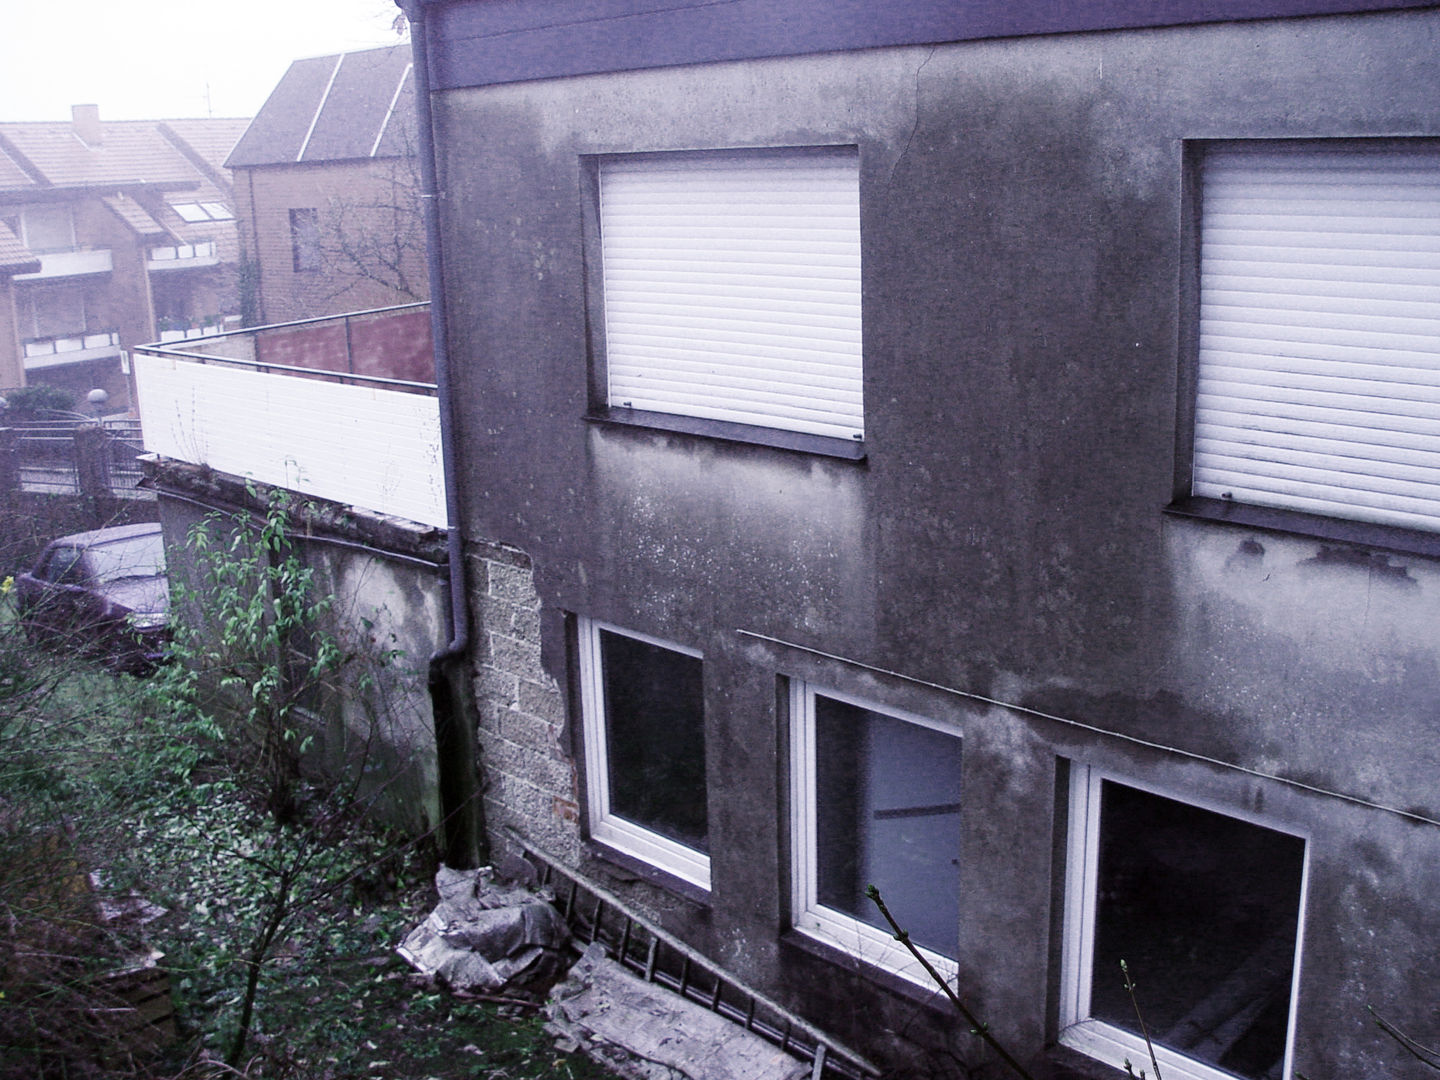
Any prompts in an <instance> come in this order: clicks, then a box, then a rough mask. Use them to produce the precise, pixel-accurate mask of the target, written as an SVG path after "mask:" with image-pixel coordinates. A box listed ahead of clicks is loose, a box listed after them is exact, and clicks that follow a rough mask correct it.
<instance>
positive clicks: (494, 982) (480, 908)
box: [396, 866, 570, 993]
mask: <svg viewBox="0 0 1440 1080" xmlns="http://www.w3.org/2000/svg"><path fill="white" fill-rule="evenodd" d="M435 888H436V891H437V892H439V894H440V903H439V904H437V905H436V907H435V910H434V911H432V912H431V913H430V914H429V916H428V917H427V918H426V919H425V921H424V922H423V923H421V924H420V925H419V926H417V927H416V928H415V929H414V930H412V931H410V933H409V934H408V935H407V936H406V938H405V940H404V941H403V942H401V943H400V945H399V947H398V948H397V949H396V951H397V952H398V953H399V954H400V955H401V956H402V957H403V958H404V959H405V961H406V962H407V963H409V964H410V965H411V966H412V967H414V968H415V969H416V970H417V971H419V972H421V973H422V974H424V975H428V976H431V977H434V978H437V979H439V980H441V981H442V982H444V983H445V985H447V986H449V987H450V988H451V989H452V990H459V991H472V992H473V991H483V992H487V993H493V992H495V991H497V990H501V989H510V990H524V989H526V988H529V987H537V986H538V987H545V986H548V985H549V984H550V983H552V982H554V980H555V979H557V978H558V977H559V976H560V975H561V973H562V972H564V970H565V967H566V964H567V957H566V955H565V953H564V951H563V950H564V948H565V944H566V942H567V941H568V940H569V937H570V932H569V930H568V928H567V927H566V926H565V920H564V919H563V918H561V916H560V913H559V912H558V911H556V910H555V908H554V907H552V906H551V905H550V904H549V903H547V902H546V900H545V899H544V898H542V897H540V896H537V895H536V894H535V893H533V892H530V891H529V890H527V889H525V888H523V887H520V886H507V885H502V884H500V883H498V882H496V881H495V873H494V871H493V870H492V869H491V868H490V867H488V866H487V867H482V868H481V869H479V870H451V869H450V868H449V867H445V866H442V867H441V868H440V871H439V873H437V874H436V875H435Z"/></svg>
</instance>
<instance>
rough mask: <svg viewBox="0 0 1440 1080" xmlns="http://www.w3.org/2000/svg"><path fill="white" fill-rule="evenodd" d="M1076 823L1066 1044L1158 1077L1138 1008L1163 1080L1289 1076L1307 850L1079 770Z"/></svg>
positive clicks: (1291, 840)
mask: <svg viewBox="0 0 1440 1080" xmlns="http://www.w3.org/2000/svg"><path fill="white" fill-rule="evenodd" d="M1070 814H1071V820H1070V844H1069V859H1068V863H1067V871H1066V911H1065V940H1064V961H1063V963H1064V969H1063V983H1062V998H1061V1022H1062V1025H1063V1030H1062V1032H1061V1036H1060V1041H1061V1042H1062V1043H1064V1044H1065V1045H1067V1046H1070V1047H1071V1048H1073V1049H1076V1050H1079V1051H1081V1052H1082V1053H1085V1054H1089V1055H1090V1056H1092V1057H1095V1058H1098V1059H1099V1060H1101V1061H1103V1062H1105V1063H1107V1064H1109V1065H1112V1066H1114V1067H1116V1068H1123V1067H1124V1066H1125V1064H1126V1062H1127V1061H1128V1062H1129V1063H1130V1064H1131V1065H1132V1066H1134V1068H1135V1069H1137V1070H1138V1069H1139V1068H1140V1067H1142V1066H1145V1068H1146V1071H1147V1073H1148V1072H1150V1071H1152V1070H1151V1069H1150V1067H1149V1062H1150V1058H1149V1051H1148V1050H1147V1048H1146V1045H1145V1040H1144V1037H1143V1035H1142V1033H1141V1031H1140V1027H1139V1022H1138V1021H1137V1019H1136V1004H1137V1003H1138V1006H1139V1011H1140V1016H1141V1017H1142V1018H1143V1020H1144V1024H1145V1027H1146V1029H1147V1030H1148V1032H1149V1035H1150V1038H1151V1040H1152V1042H1153V1043H1154V1047H1155V1054H1156V1059H1157V1060H1158V1062H1159V1065H1160V1069H1161V1071H1162V1072H1163V1074H1164V1075H1165V1076H1166V1077H1178V1078H1183V1080H1233V1077H1235V1076H1240V1077H1247V1078H1252V1080H1264V1078H1268V1077H1273V1076H1289V1075H1290V1073H1291V1063H1290V1055H1291V1042H1292V1036H1293V1031H1294V1013H1295V985H1296V980H1297V973H1298V971H1299V940H1300V930H1301V923H1302V913H1303V910H1304V895H1305V867H1306V847H1305V841H1304V839H1302V838H1301V837H1299V836H1295V835H1292V834H1290V833H1287V832H1283V831H1281V830H1278V829H1276V828H1273V827H1270V826H1267V825H1263V824H1260V823H1258V822H1255V821H1251V820H1246V819H1242V818H1240V817H1237V816H1233V815H1231V814H1228V813H1221V812H1217V811H1215V810H1210V809H1204V808H1202V807H1199V806H1195V805H1193V804H1191V803H1188V802H1181V801H1179V800H1176V799H1172V798H1167V797H1165V796H1163V795H1159V794H1156V793H1154V792H1151V791H1147V790H1144V789H1142V788H1139V787H1136V786H1134V785H1132V784H1130V783H1122V782H1120V781H1118V780H1114V779H1111V778H1109V777H1106V776H1103V775H1101V774H1100V773H1099V772H1098V771H1096V770H1093V769H1088V768H1084V767H1079V766H1077V767H1076V768H1075V771H1074V774H1073V776H1072V783H1071V798H1070ZM1122 960H1123V961H1124V962H1125V964H1126V967H1127V968H1128V971H1129V979H1130V981H1131V983H1132V984H1133V986H1134V996H1135V1000H1134V1001H1132V1000H1131V995H1130V992H1129V991H1128V990H1127V989H1126V978H1125V974H1124V972H1123V971H1122V969H1121V966H1120V965H1121V961H1122Z"/></svg>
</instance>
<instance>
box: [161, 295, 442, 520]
mask: <svg viewBox="0 0 1440 1080" xmlns="http://www.w3.org/2000/svg"><path fill="white" fill-rule="evenodd" d="M132 359H133V363H134V372H135V383H136V390H137V402H138V405H139V410H140V417H141V420H142V422H143V426H144V432H145V449H146V450H147V451H148V452H150V453H154V454H159V455H161V456H162V457H166V458H171V459H174V460H177V461H185V462H190V463H191V464H194V465H206V466H209V467H210V468H212V469H215V470H217V471H219V472H226V473H231V474H234V475H236V476H243V477H250V478H253V479H254V480H257V481H259V482H261V483H265V484H273V485H276V486H279V487H285V488H289V489H291V490H294V491H298V492H301V493H302V494H306V495H312V496H315V497H316V498H322V499H329V500H332V501H334V502H338V503H343V504H346V505H351V506H359V507H363V508H365V509H367V510H373V511H378V512H380V513H384V514H391V515H394V516H396V517H402V518H408V519H409V520H411V521H416V522H420V523H422V524H426V525H434V526H443V525H444V524H445V520H446V516H445V498H444V479H443V476H442V474H441V457H440V411H439V405H438V401H437V399H436V397H435V383H434V361H433V358H432V355H431V345H430V313H429V305H428V304H406V305H404V306H402V307H394V308H380V309H376V310H373V311H360V312H353V313H350V314H347V315H337V316H331V317H326V318H320V319H306V320H304V321H301V322H294V323H281V324H277V325H274V326H261V327H255V328H253V329H249V330H239V331H231V332H221V333H216V334H212V335H211V336H208V337H204V338H199V339H196V340H192V341H183V342H168V343H166V342H157V343H155V344H153V345H142V346H140V347H139V348H137V349H135V350H134V351H133V357H132Z"/></svg>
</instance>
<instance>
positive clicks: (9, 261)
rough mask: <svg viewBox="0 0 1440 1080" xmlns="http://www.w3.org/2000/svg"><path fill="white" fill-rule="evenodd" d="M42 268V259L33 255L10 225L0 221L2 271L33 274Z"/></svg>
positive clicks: (0, 261) (0, 265) (0, 269)
mask: <svg viewBox="0 0 1440 1080" xmlns="http://www.w3.org/2000/svg"><path fill="white" fill-rule="evenodd" d="M39 269H40V260H39V259H37V258H36V257H35V256H34V255H31V254H30V252H29V250H28V249H27V248H26V247H25V245H24V244H22V243H20V238H19V237H18V236H16V235H15V233H14V231H13V230H12V229H11V228H10V226H9V225H6V224H5V223H4V222H3V221H0V271H3V272H5V273H9V274H33V273H35V272H36V271H37V270H39Z"/></svg>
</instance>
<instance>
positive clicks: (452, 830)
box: [396, 0, 485, 869]
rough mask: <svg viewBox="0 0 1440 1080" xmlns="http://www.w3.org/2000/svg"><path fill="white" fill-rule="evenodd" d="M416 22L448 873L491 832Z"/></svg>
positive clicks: (415, 16) (430, 136)
mask: <svg viewBox="0 0 1440 1080" xmlns="http://www.w3.org/2000/svg"><path fill="white" fill-rule="evenodd" d="M396 5H397V6H398V7H399V8H400V10H401V11H403V12H404V13H405V17H406V18H407V19H408V20H409V22H410V53H411V57H412V62H413V64H414V80H415V119H416V127H417V128H418V132H417V134H418V137H419V146H418V147H417V149H418V151H419V155H418V156H419V158H420V205H421V208H422V210H423V214H424V219H425V272H426V278H427V280H428V282H429V286H430V337H431V340H432V342H433V343H434V354H435V389H436V396H437V398H438V402H439V410H440V460H441V467H442V469H443V470H444V482H445V537H446V550H447V554H448V563H449V592H450V603H449V607H448V618H447V632H448V635H449V639H450V640H449V643H448V644H447V645H445V647H444V648H442V649H439V650H438V651H436V652H435V653H433V654H432V655H431V657H430V670H429V678H428V683H429V690H430V704H431V709H432V711H433V714H434V722H435V757H436V767H437V772H438V779H439V788H440V814H441V822H442V828H441V841H442V849H441V850H442V855H443V858H444V860H445V863H446V864H447V865H448V866H452V867H455V868H456V869H470V868H473V867H475V866H478V865H480V863H481V861H482V854H483V850H484V847H485V832H484V827H483V823H482V820H481V813H480V786H479V784H478V782H477V778H476V774H475V762H476V759H475V749H476V748H475V737H474V732H473V731H472V729H471V725H470V723H469V719H468V717H469V710H468V709H467V708H466V707H465V703H466V702H467V701H468V700H469V695H468V694H466V693H465V692H464V686H465V673H464V670H463V663H464V660H465V657H466V655H467V654H468V653H469V651H470V609H469V605H468V603H467V602H466V596H467V593H466V588H465V545H464V538H463V536H462V534H461V530H462V526H461V513H460V483H459V478H458V469H457V467H456V452H455V425H454V421H453V414H452V406H451V400H452V399H451V391H450V346H449V338H448V337H447V333H446V317H445V276H444V261H443V258H442V255H441V245H440V198H441V192H440V189H439V185H438V183H437V181H436V170H435V135H434V130H433V128H432V127H431V112H430V49H429V44H430V41H429V28H428V23H427V20H426V17H425V7H426V5H425V2H424V0H396Z"/></svg>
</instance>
